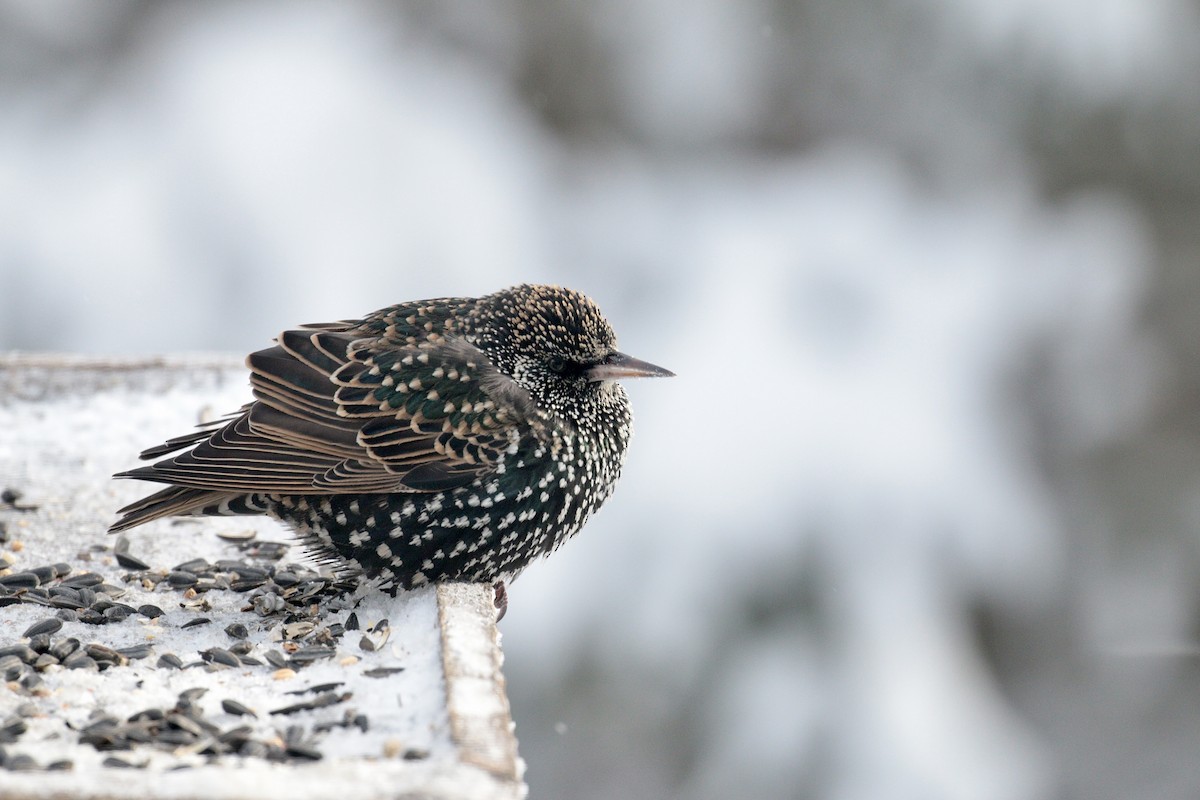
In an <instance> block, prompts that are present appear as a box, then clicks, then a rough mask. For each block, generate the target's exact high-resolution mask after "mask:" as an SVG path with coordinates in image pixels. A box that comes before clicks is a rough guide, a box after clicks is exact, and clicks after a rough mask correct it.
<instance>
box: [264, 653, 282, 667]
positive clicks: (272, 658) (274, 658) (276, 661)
mask: <svg viewBox="0 0 1200 800" xmlns="http://www.w3.org/2000/svg"><path fill="white" fill-rule="evenodd" d="M263 657H264V658H265V659H267V663H268V664H270V665H271V666H272V667H276V668H279V669H282V668H284V667H286V666H287V663H288V660H287V658H286V657H285V656H284V655H283V653H281V652H279V651H278V650H268V651H267V652H266V653H264V654H263Z"/></svg>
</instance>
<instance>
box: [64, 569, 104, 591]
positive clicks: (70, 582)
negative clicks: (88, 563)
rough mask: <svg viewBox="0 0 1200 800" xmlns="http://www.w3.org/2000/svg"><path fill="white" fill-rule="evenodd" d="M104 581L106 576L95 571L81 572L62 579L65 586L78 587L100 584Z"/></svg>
mask: <svg viewBox="0 0 1200 800" xmlns="http://www.w3.org/2000/svg"><path fill="white" fill-rule="evenodd" d="M102 583H104V578H103V577H102V576H100V575H97V574H96V573H94V572H81V573H79V574H78V575H71V576H70V577H67V578H63V579H62V585H63V586H72V587H74V588H76V589H81V588H88V587H92V586H99V585H100V584H102Z"/></svg>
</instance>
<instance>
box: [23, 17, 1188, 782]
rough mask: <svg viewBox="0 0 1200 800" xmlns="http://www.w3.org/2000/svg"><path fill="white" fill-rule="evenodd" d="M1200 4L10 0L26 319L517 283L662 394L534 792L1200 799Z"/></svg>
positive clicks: (211, 321) (230, 340) (261, 339)
mask: <svg viewBox="0 0 1200 800" xmlns="http://www.w3.org/2000/svg"><path fill="white" fill-rule="evenodd" d="M1198 76H1200V5H1198V4H1197V3H1196V2H1194V1H1188V0H1099V1H1098V2H1097V1H1096V0H1093V2H1082V0H1020V1H1019V2H1013V1H1012V0H967V1H966V2H964V1H963V0H917V1H916V2H885V1H884V0H794V1H793V2H786V1H785V0H737V1H736V2H733V1H732V0H726V1H725V2H722V1H721V0H701V2H697V3H680V2H677V1H676V0H615V1H614V2H586V3H585V2H571V1H570V0H537V1H534V0H529V1H528V2H519V1H518V0H499V1H498V2H493V3H487V4H483V3H473V2H461V1H460V2H436V1H435V0H421V1H420V2H405V3H384V2H343V3H337V4H334V3H281V2H241V3H223V2H211V3H183V2H161V3H160V2H145V1H144V0H141V1H139V0H123V1H121V2H116V1H113V2H106V3H95V2H91V0H22V1H18V2H13V1H11V0H4V2H0V350H8V349H22V350H42V351H46V350H62V351H79V352H85V353H106V354H150V353H162V352H168V351H180V350H195V349H201V350H227V351H235V352H238V353H244V352H247V351H249V350H252V349H256V348H258V347H261V346H263V345H264V344H265V343H266V342H267V341H268V340H269V339H270V337H272V336H273V335H274V334H275V333H277V332H278V331H279V330H281V329H282V328H284V327H285V326H288V325H291V324H294V323H298V322H312V321H321V320H328V319H337V318H343V317H347V316H356V315H359V314H362V313H364V312H367V311H370V310H373V309H375V308H377V307H380V306H383V305H388V304H391V303H393V302H398V301H400V300H405V299H415V298H422V297H430V296H440V295H451V294H479V293H486V292H488V291H491V290H494V289H497V288H500V287H502V286H505V285H509V284H512V283H516V282H521V281H544V282H554V283H561V284H564V285H569V286H572V287H576V288H579V289H582V290H584V291H586V292H588V293H590V294H592V295H593V296H594V297H595V298H596V299H597V300H598V302H599V303H600V304H601V306H602V307H603V308H604V309H605V310H606V312H607V313H608V316H609V317H610V319H611V320H612V321H613V323H614V325H615V327H616V329H617V330H618V332H619V333H620V335H621V341H622V345H623V347H624V348H625V349H626V350H628V351H629V352H631V353H634V354H635V355H638V356H640V357H643V358H646V359H649V360H652V361H654V362H657V363H661V364H663V365H666V366H668V367H670V368H672V369H674V370H675V371H676V372H678V374H679V377H678V378H676V379H674V380H671V381H662V382H647V383H645V384H633V385H631V386H630V393H631V395H632V396H633V400H634V405H635V408H636V411H637V416H638V419H639V422H640V426H639V435H638V437H637V440H636V441H635V443H634V448H633V452H632V455H631V458H630V461H629V464H628V467H627V472H626V479H625V481H624V483H623V485H622V486H621V487H620V489H619V491H618V492H617V495H616V497H615V499H614V500H613V501H612V503H611V504H610V506H609V507H608V508H606V509H605V511H604V512H603V513H602V514H601V515H600V516H599V517H598V518H597V519H596V520H595V521H594V522H593V523H592V524H591V525H590V527H589V528H588V529H587V530H586V532H585V534H584V535H583V536H581V537H580V538H579V539H577V540H575V541H574V542H572V543H571V544H570V545H569V546H568V547H566V548H565V549H563V550H562V551H560V553H559V554H558V555H557V556H556V557H555V558H554V559H553V560H552V561H551V562H549V563H547V564H541V565H538V566H537V567H536V568H535V569H533V570H531V571H530V572H529V573H528V574H527V575H526V576H525V577H524V578H522V580H521V581H519V582H518V583H517V584H516V585H515V586H514V587H512V589H511V601H512V604H511V608H510V613H509V616H508V617H507V618H506V619H505V620H504V623H503V625H502V629H503V631H504V633H505V649H506V651H507V654H508V664H507V668H506V673H507V676H508V680H509V688H510V691H511V698H512V701H513V704H514V714H515V717H516V719H517V724H518V728H517V733H518V735H519V737H520V741H521V750H522V755H523V756H524V757H525V759H526V760H527V761H528V763H529V771H528V779H529V783H530V785H531V787H532V791H533V796H534V797H537V798H585V799H586V800H591V799H593V798H594V799H596V800H599V798H611V797H623V798H634V799H635V800H638V799H640V798H688V799H689V800H691V799H693V798H694V799H696V800H715V799H716V798H727V797H739V798H833V799H835V800H859V799H860V798H862V799H864V800H875V799H877V798H912V799H913V800H918V799H921V800H925V799H932V800H940V799H941V798H945V799H946V800H957V799H959V798H961V799H963V800H970V799H974V798H980V799H982V800H992V799H994V800H1038V799H1041V798H1058V797H1064V798H1065V797H1075V798H1085V797H1086V798H1106V797H1114V798H1115V797H1121V798H1154V800H1163V798H1176V797H1178V798H1184V797H1189V798H1193V797H1196V796H1198V795H1200V759H1197V756H1196V749H1197V743H1198V742H1200V645H1198V641H1197V635H1198V631H1200V615H1198V612H1200V581H1198V580H1197V579H1198V573H1200V546H1198V543H1200V534H1198V531H1197V528H1198V527H1200V492H1198V491H1197V489H1198V488H1200V423H1198V420H1200V392H1198V391H1197V390H1198V388H1200V386H1198V384H1200V365H1198V359H1197V357H1196V345H1195V343H1196V342H1197V340H1198V339H1200V313H1198V312H1197V309H1196V306H1197V303H1198V302H1200V269H1198V268H1197V267H1198V264H1200V223H1198V220H1200V78H1198Z"/></svg>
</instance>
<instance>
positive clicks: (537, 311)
mask: <svg viewBox="0 0 1200 800" xmlns="http://www.w3.org/2000/svg"><path fill="white" fill-rule="evenodd" d="M476 331H477V335H478V336H479V345H480V346H481V347H482V348H483V349H484V351H485V352H487V353H488V354H489V355H490V356H492V358H493V359H494V360H495V361H496V365H497V366H498V367H499V368H500V369H501V370H502V371H503V372H505V373H507V374H509V375H511V376H512V377H513V378H515V379H516V380H517V381H518V382H519V383H522V384H524V385H526V386H527V387H529V388H534V387H535V386H536V385H538V384H540V383H542V382H543V381H547V380H564V381H570V382H577V383H580V384H585V383H587V376H586V370H587V369H588V368H589V367H591V366H594V365H596V364H599V363H601V362H603V361H604V359H605V358H607V357H608V356H609V355H610V354H612V353H614V352H616V348H617V337H616V334H614V333H613V329H612V326H611V325H609V324H608V320H606V319H605V318H604V315H603V314H601V313H600V309H599V308H597V307H596V304H595V303H593V302H592V300H591V299H590V298H589V297H587V295H584V294H581V293H580V292H576V291H573V290H571V289H564V288H561V287H558V286H539V285H532V284H522V285H520V286H514V287H513V288H511V289H505V290H504V291H501V292H496V293H495V294H491V295H488V296H487V297H484V298H482V299H481V301H480V318H479V320H478V322H477V326H476Z"/></svg>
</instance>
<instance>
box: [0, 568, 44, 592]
mask: <svg viewBox="0 0 1200 800" xmlns="http://www.w3.org/2000/svg"><path fill="white" fill-rule="evenodd" d="M41 583H42V582H41V581H40V580H39V579H38V576H37V575H34V574H33V573H32V572H13V573H11V574H9V575H0V587H2V588H4V589H33V588H35V587H37V586H40V585H41Z"/></svg>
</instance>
